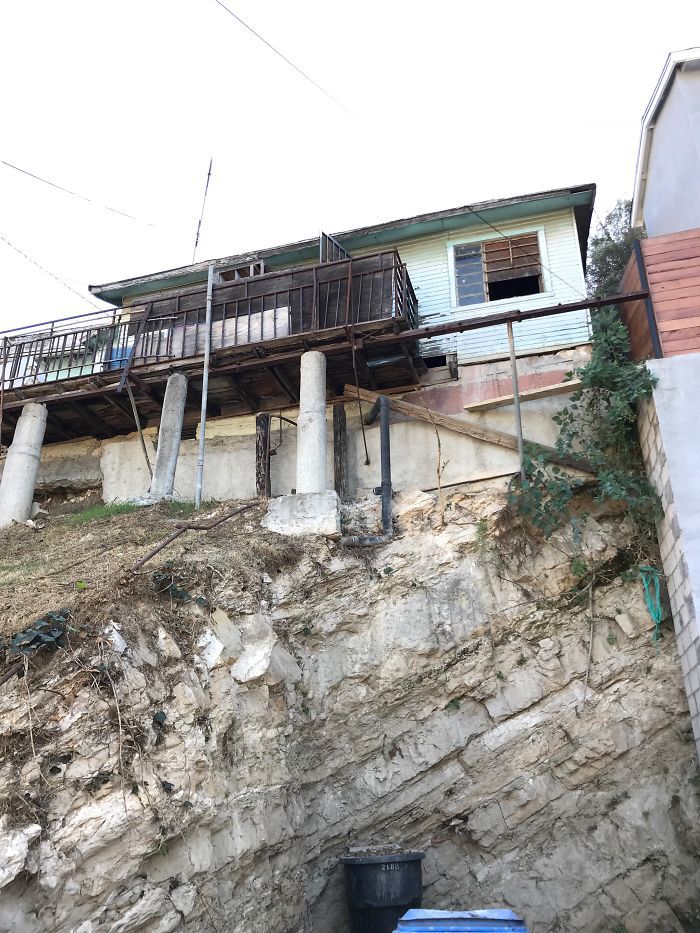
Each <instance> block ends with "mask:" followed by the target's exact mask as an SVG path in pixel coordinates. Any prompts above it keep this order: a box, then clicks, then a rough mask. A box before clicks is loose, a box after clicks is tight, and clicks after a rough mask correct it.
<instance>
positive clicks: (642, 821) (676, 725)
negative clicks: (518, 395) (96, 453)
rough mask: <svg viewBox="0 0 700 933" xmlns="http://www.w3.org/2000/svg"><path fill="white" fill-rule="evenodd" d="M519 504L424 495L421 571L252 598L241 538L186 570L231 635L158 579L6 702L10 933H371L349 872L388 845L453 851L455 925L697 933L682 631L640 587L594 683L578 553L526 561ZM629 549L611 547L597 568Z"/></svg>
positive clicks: (324, 568)
mask: <svg viewBox="0 0 700 933" xmlns="http://www.w3.org/2000/svg"><path fill="white" fill-rule="evenodd" d="M504 504H505V503H504V496H503V494H502V492H501V491H500V490H499V491H494V490H493V489H482V490H480V491H478V492H477V493H476V494H474V495H469V496H468V495H466V494H463V493H460V494H456V495H454V496H450V497H447V498H446V499H445V501H444V502H443V503H440V502H439V501H438V499H437V497H435V496H431V495H428V494H425V493H418V494H411V495H409V494H405V495H404V496H403V497H401V500H400V501H399V502H397V509H396V515H397V521H398V534H397V537H396V538H395V540H394V541H393V542H392V543H391V544H389V545H386V546H384V547H382V548H377V549H370V550H363V551H358V550H352V551H351V550H349V549H348V550H345V549H343V548H342V547H341V546H339V545H337V544H334V543H329V542H327V541H325V540H324V539H321V538H318V539H314V540H310V539H309V540H306V541H304V547H303V551H300V554H299V556H298V558H295V561H294V563H293V564H292V565H291V566H285V567H284V569H282V570H281V571H280V570H278V569H275V566H274V565H275V561H274V559H273V557H271V560H270V564H269V566H268V567H267V568H266V570H265V572H258V571H256V574H255V581H256V582H255V584H254V585H253V584H249V583H248V582H246V584H245V588H243V584H242V582H241V576H240V569H231V567H232V566H233V565H234V561H233V557H234V555H235V553H236V550H237V548H238V547H239V544H238V541H239V540H240V539H238V538H236V537H234V536H231V538H230V539H228V538H226V536H225V532H224V531H222V532H221V533H220V534H219V536H218V537H216V536H212V538H211V539H208V538H206V537H205V536H202V537H201V538H200V539H199V540H198V544H197V548H196V549H195V550H194V551H193V553H192V555H191V556H189V557H186V558H183V559H182V564H181V566H179V568H178V569H179V571H180V572H181V573H183V574H185V575H187V574H189V575H190V576H191V577H192V578H193V579H194V584H192V586H194V585H195V584H198V585H200V586H201V589H206V592H207V594H208V597H209V598H210V599H211V603H214V604H215V605H216V606H218V607H219V608H217V609H213V610H212V611H211V613H210V612H209V610H208V609H206V610H198V611H195V610H193V609H192V605H191V604H184V605H178V604H177V603H176V602H175V601H173V600H171V599H170V598H165V597H164V596H163V595H162V594H160V595H159V594H158V593H157V592H156V591H155V590H154V591H153V592H152V593H151V592H146V591H145V589H144V587H145V584H144V582H143V581H144V579H145V578H144V577H140V578H138V579H139V581H140V583H139V586H140V589H137V590H135V591H134V592H132V593H131V595H129V596H128V598H127V597H126V595H125V594H122V595H120V599H119V600H118V601H114V602H113V603H112V604H111V605H110V607H109V612H108V614H106V616H105V618H101V617H100V622H99V629H98V631H99V632H100V633H104V632H105V629H106V627H107V626H108V625H110V626H111V627H110V628H109V629H108V633H107V635H106V636H105V635H104V634H102V635H100V637H99V638H97V639H96V640H95V641H94V643H93V642H90V640H89V639H88V638H86V640H85V642H84V644H83V645H82V647H80V648H79V649H77V650H79V652H80V654H79V656H78V661H80V664H78V663H77V661H76V656H75V655H74V654H71V653H69V652H60V651H59V652H56V653H55V654H54V655H52V656H51V658H49V659H48V660H47V661H46V662H45V663H44V664H43V666H42V665H41V664H37V665H36V666H33V667H32V669H31V670H30V674H29V677H28V680H27V682H26V684H25V682H24V680H17V679H14V680H12V681H9V682H8V683H6V684H4V685H3V686H2V687H0V735H1V736H2V738H3V742H4V743H5V747H6V748H7V749H8V754H7V756H6V760H5V762H4V763H3V765H2V767H0V796H2V798H3V803H4V808H5V811H6V813H7V814H8V815H7V816H5V817H4V819H3V822H2V824H0V844H2V846H3V853H4V859H3V862H4V864H3V866H2V869H1V870H2V872H3V873H2V874H0V878H1V879H4V880H3V881H2V883H3V884H4V885H5V887H4V888H3V890H2V892H0V931H7V933H9V931H10V930H12V931H15V930H22V931H27V933H49V931H52V933H103V931H104V933H117V931H118V933H131V931H134V933H135V931H139V933H166V931H170V930H179V929H182V930H190V931H193V933H200V931H201V933H205V931H210V930H219V931H222V933H223V931H226V933H268V931H269V930H275V931H277V933H347V931H348V921H347V916H346V912H345V908H344V891H343V883H342V871H341V869H340V867H339V865H338V859H339V857H340V856H341V855H342V854H344V853H345V852H346V851H347V849H348V847H350V846H361V847H365V846H367V847H373V846H374V847H377V846H384V845H395V846H398V847H406V848H411V849H421V850H424V851H425V852H426V860H425V863H424V879H425V894H424V902H425V904H426V905H427V906H432V907H436V908H450V909H457V908H460V907H461V908H468V907H471V908H479V907H484V906H488V905H502V906H510V907H512V908H513V909H515V910H517V911H519V912H520V913H522V914H524V915H525V917H526V918H527V920H528V922H529V924H530V926H531V927H532V928H534V929H536V930H537V931H539V933H544V931H552V933H554V931H557V933H564V931H566V933H571V931H574V933H575V931H598V930H600V931H604V930H605V931H611V930H614V929H615V928H616V927H618V928H624V929H626V930H627V931H628V933H632V931H638V933H647V931H652V930H655V931H657V930H663V931H666V930H669V931H672V930H676V929H678V930H684V929H685V930H691V929H693V928H694V927H693V926H692V924H693V923H696V922H697V916H698V915H697V911H698V904H699V898H698V895H697V893H696V892H697V890H698V883H699V882H700V866H699V863H698V858H697V856H698V852H699V849H700V830H699V829H698V826H700V801H699V798H698V769H697V765H696V759H695V751H694V746H693V744H692V741H689V736H690V732H689V718H688V712H687V706H686V700H685V694H684V691H683V686H682V680H681V675H680V669H679V664H678V661H677V656H676V647H675V641H674V638H673V634H672V632H671V631H670V629H668V628H666V629H664V637H663V638H662V640H661V641H660V643H659V644H658V650H657V645H656V644H655V643H654V642H653V641H652V639H651V631H652V627H653V625H652V624H650V620H649V618H648V612H647V610H646V606H645V603H644V598H643V593H642V591H641V584H640V583H639V582H635V581H630V580H627V579H625V581H624V582H623V580H621V579H620V578H616V579H613V580H610V582H606V583H605V584H604V585H603V584H601V585H599V586H596V588H595V618H594V626H593V636H594V637H593V643H592V645H590V648H591V662H590V668H589V660H588V658H589V639H590V632H591V624H590V618H589V614H588V609H589V604H588V599H587V597H585V596H584V598H581V597H580V594H578V593H577V591H576V589H575V587H576V586H577V578H576V577H575V575H574V574H573V573H572V569H571V555H572V552H571V546H570V542H568V541H567V540H566V539H565V537H563V536H562V537H561V538H560V539H555V540H554V541H553V542H552V543H551V544H543V543H542V542H538V541H533V540H530V539H526V538H524V537H519V536H518V535H517V534H515V533H514V532H512V531H511V530H509V529H508V527H507V525H506V523H505V521H504V519H503V507H504ZM363 510H365V512H366V514H367V515H374V514H375V512H376V500H368V502H367V503H362V504H360V506H359V508H358V510H357V513H358V516H359V517H358V519H357V521H358V524H360V525H362V522H363V519H362V515H363V514H364V512H363ZM627 536H628V532H627V530H626V527H625V523H624V521H621V520H619V519H606V518H605V517H603V516H600V515H598V516H597V518H596V520H593V519H590V520H588V521H587V522H586V523H585V526H584V528H583V538H582V541H581V549H580V551H581V555H582V559H584V560H585V561H586V563H587V566H588V567H593V566H596V565H598V564H603V563H606V562H610V561H611V560H613V559H614V558H615V557H616V556H617V555H618V553H619V552H620V551H621V549H623V548H624V547H626V545H627V543H628V537H627ZM270 537H271V538H273V539H274V538H275V536H273V535H271V536H270ZM274 547H275V545H274V544H270V549H271V550H270V553H271V555H274ZM235 566H236V567H238V568H240V564H237V565H235ZM279 566H283V563H282V562H280V565H279ZM210 571H211V573H210ZM200 591H201V590H200ZM112 598H113V599H114V597H112ZM110 620H111V621H110ZM116 634H119V636H120V639H121V641H120V640H119V639H117V638H116V637H115V635H116ZM122 641H123V644H122ZM100 665H103V667H104V670H105V671H106V673H104V672H103V669H102V668H101V667H100ZM107 674H109V678H108V677H107ZM586 677H587V685H586V687H585V689H584V682H585V681H586ZM27 690H28V691H29V698H30V700H29V701H28V696H27ZM28 702H30V703H31V711H30V709H29V706H28ZM30 715H31V717H32V718H31V723H32V727H33V731H32V741H33V745H34V750H33V749H32V741H30V736H29V723H30V718H29V717H30ZM16 801H19V802H20V803H19V805H17V804H16ZM10 814H11V815H12V822H11V824H10V822H9V815H10ZM8 853H9V855H8Z"/></svg>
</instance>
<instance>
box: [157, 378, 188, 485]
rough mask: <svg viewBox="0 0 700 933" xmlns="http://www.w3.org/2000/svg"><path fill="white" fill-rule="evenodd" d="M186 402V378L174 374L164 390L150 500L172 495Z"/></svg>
mask: <svg viewBox="0 0 700 933" xmlns="http://www.w3.org/2000/svg"><path fill="white" fill-rule="evenodd" d="M186 399H187V379H186V377H185V376H183V375H182V373H173V375H172V376H170V378H169V379H168V384H167V385H166V387H165V398H164V399H163V410H162V412H161V415H160V428H159V429H158V449H157V451H156V465H155V467H154V469H153V479H152V480H151V489H150V493H149V498H151V499H165V498H166V497H167V496H172V494H173V489H174V488H175V467H176V466H177V455H178V453H179V452H180V440H181V438H182V420H183V418H184V416H185V401H186Z"/></svg>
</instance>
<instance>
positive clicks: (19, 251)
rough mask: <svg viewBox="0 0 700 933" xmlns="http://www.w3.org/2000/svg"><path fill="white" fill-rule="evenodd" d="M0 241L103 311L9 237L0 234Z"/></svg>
mask: <svg viewBox="0 0 700 933" xmlns="http://www.w3.org/2000/svg"><path fill="white" fill-rule="evenodd" d="M0 240H2V241H3V243H6V244H7V245H8V246H9V247H10V249H13V250H14V251H15V252H16V253H19V255H20V256H22V257H23V258H24V259H26V260H27V262H30V263H31V264H32V265H33V266H36V267H37V269H41V271H42V272H43V273H44V274H45V275H48V276H49V277H50V278H52V279H54V280H55V281H56V282H58V283H59V285H62V286H63V287H64V288H67V289H68V291H69V292H73V294H74V295H77V296H78V298H81V299H82V300H83V301H87V302H88V304H91V305H92V307H93V308H97V310H98V311H101V310H102V309H101V308H100V306H99V305H98V304H95V302H94V301H92V300H91V299H90V298H88V297H87V295H81V293H80V292H79V291H76V290H75V289H74V288H71V286H70V285H69V284H68V283H67V282H64V281H63V279H62V278H60V277H59V276H58V275H54V273H53V272H49V270H48V269H45V268H44V267H43V266H42V265H40V263H38V262H37V261H36V259H32V257H31V256H27V254H26V253H24V252H23V251H22V250H21V249H20V248H19V247H18V246H15V245H14V243H10V241H9V240H8V239H7V237H4V236H3V235H2V233H0Z"/></svg>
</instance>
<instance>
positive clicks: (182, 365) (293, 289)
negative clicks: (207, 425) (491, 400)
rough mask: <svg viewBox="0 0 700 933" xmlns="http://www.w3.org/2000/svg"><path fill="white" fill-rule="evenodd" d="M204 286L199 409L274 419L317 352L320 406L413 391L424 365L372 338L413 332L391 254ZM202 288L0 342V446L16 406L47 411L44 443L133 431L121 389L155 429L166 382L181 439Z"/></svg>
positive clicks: (196, 369) (410, 305)
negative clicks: (347, 391) (356, 395)
mask: <svg viewBox="0 0 700 933" xmlns="http://www.w3.org/2000/svg"><path fill="white" fill-rule="evenodd" d="M225 275H226V274H225V273H224V274H223V275H222V276H221V277H220V278H221V280H220V281H219V282H217V283H216V284H215V285H214V289H213V299H212V329H211V348H212V357H211V369H210V383H209V411H210V414H212V415H221V414H243V413H249V412H251V411H264V410H273V409H275V408H279V407H283V406H287V405H290V404H294V403H296V402H297V401H298V385H299V357H300V355H301V353H302V352H304V350H307V349H319V350H323V351H324V352H326V354H327V359H328V381H329V386H328V389H329V396H331V397H332V396H334V395H340V394H342V387H343V384H344V383H345V382H354V381H355V379H356V378H357V381H358V382H359V383H360V384H361V385H363V386H365V387H369V388H388V387H391V386H399V385H405V384H415V383H416V382H417V381H418V375H419V371H420V370H421V368H422V361H421V360H420V358H419V357H418V356H417V352H416V348H415V344H414V343H413V342H411V341H403V342H397V346H396V347H392V345H391V340H390V339H389V341H388V342H387V341H386V340H383V341H382V343H381V346H380V347H378V348H377V350H376V352H375V351H373V350H372V346H371V338H372V337H373V336H375V335H377V334H384V335H387V334H391V333H398V332H400V331H402V330H407V329H411V328H413V327H415V326H416V324H417V317H416V313H417V301H416V296H415V293H414V291H413V287H412V285H411V282H410V279H409V277H408V274H407V271H406V266H405V265H404V263H402V262H401V259H400V257H399V255H398V253H397V252H396V251H395V250H392V251H386V252H381V253H375V254H372V255H369V256H363V257H360V258H353V259H350V258H344V259H340V260H337V261H334V262H324V263H321V264H318V265H313V266H304V267H300V268H296V269H291V270H286V271H280V272H271V273H265V274H261V275H252V276H249V277H247V278H236V279H235V280H234V281H226V280H225ZM205 336H206V289H205V288H204V287H203V286H193V287H188V288H183V289H179V290H177V291H170V292H167V293H161V294H158V295H155V296H154V297H153V299H152V300H149V301H148V302H146V303H144V302H141V303H139V304H137V305H132V306H130V307H126V308H122V309H119V310H114V311H106V312H96V313H94V314H86V315H81V316H77V317H73V318H66V319H63V320H59V321H50V322H45V323H43V324H39V325H35V326H34V327H30V328H24V329H21V330H20V329H15V330H13V331H6V332H5V333H0V341H1V342H2V372H1V374H0V384H1V385H2V394H3V399H2V413H3V440H5V439H6V438H7V436H8V433H12V431H13V428H14V423H15V421H16V417H17V416H18V415H19V410H20V409H21V407H22V405H23V404H24V402H26V401H28V400H33V401H40V402H45V403H46V404H47V405H48V406H49V415H50V417H49V425H48V429H47V439H48V440H58V439H65V438H70V437H76V436H80V435H85V434H94V435H96V436H100V437H105V436H111V435H114V434H121V433H125V432H128V431H131V430H133V429H134V418H133V412H132V411H131V408H130V405H129V402H128V399H127V398H126V395H125V393H123V391H122V389H123V388H124V384H125V382H126V380H127V379H128V382H129V385H130V387H131V388H132V389H133V391H134V395H135V396H136V399H137V405H138V410H139V413H140V415H141V418H142V420H143V421H144V422H145V423H146V424H148V423H149V421H157V419H158V417H159V414H160V407H161V402H162V392H163V388H164V382H165V380H166V379H167V377H168V375H169V374H170V373H171V372H173V371H174V370H179V371H183V372H185V374H186V375H187V376H188V377H189V380H190V383H189V384H190V391H189V395H188V406H189V413H188V416H187V417H186V431H190V432H191V431H193V430H194V426H195V424H196V420H197V411H198V409H199V406H200V405H201V395H200V387H201V375H202V367H203V354H204V344H205Z"/></svg>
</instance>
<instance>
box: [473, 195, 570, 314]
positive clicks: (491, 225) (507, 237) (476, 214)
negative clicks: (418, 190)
mask: <svg viewBox="0 0 700 933" xmlns="http://www.w3.org/2000/svg"><path fill="white" fill-rule="evenodd" d="M465 207H466V208H467V210H468V211H471V213H472V214H474V216H475V217H478V218H479V220H481V221H482V222H483V223H485V224H486V226H487V227H491V229H492V230H493V231H494V232H495V233H497V234H498V235H499V236H501V237H503V239H504V240H508V241H509V242H510V241H511V240H512V237H509V236H508V234H507V233H504V232H503V231H502V230H499V229H498V227H496V226H494V225H493V224H492V223H491V221H490V220H487V219H486V218H485V217H484V216H483V214H480V213H479V211H477V210H475V209H474V208H473V207H472V206H471V204H466V205H465ZM515 248H516V249H519V250H520V251H521V253H524V254H525V255H526V256H527V257H528V259H537V261H538V262H539V264H540V266H542V268H543V269H546V270H547V272H549V274H550V275H551V276H554V278H555V279H559V281H560V282H563V283H564V285H566V286H567V287H568V288H570V289H571V291H573V292H576V294H577V295H581V297H582V298H587V297H588V295H585V294H584V293H583V292H582V291H581V289H580V288H576V287H575V286H574V285H572V284H571V282H567V281H566V279H563V278H562V277H561V276H560V275H557V273H556V272H553V271H552V270H551V269H550V268H549V266H546V265H545V264H544V263H543V262H542V257H541V256H540V255H539V251H538V253H537V255H535V254H534V253H529V252H528V251H527V250H526V249H525V247H524V246H518V245H517V244H516V246H515Z"/></svg>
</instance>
